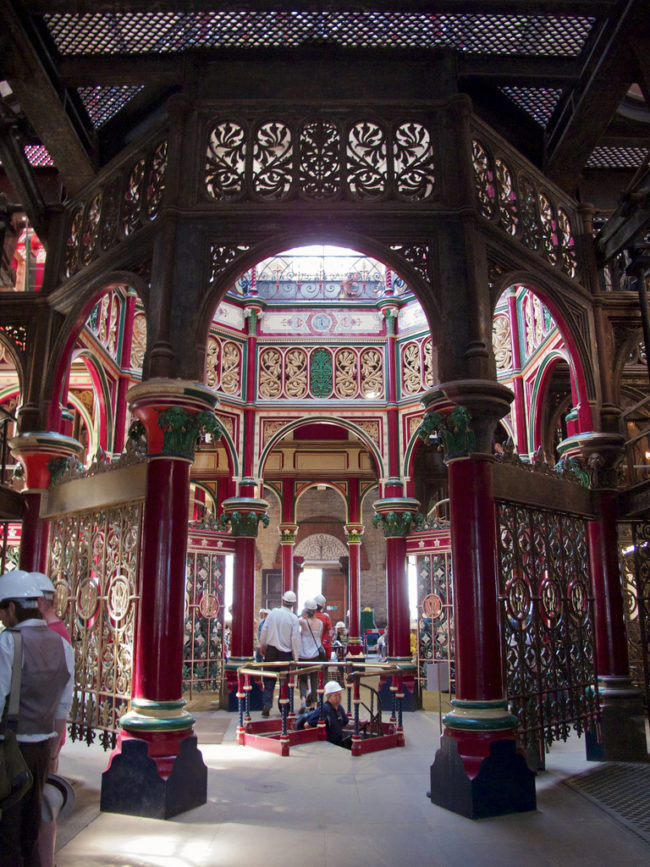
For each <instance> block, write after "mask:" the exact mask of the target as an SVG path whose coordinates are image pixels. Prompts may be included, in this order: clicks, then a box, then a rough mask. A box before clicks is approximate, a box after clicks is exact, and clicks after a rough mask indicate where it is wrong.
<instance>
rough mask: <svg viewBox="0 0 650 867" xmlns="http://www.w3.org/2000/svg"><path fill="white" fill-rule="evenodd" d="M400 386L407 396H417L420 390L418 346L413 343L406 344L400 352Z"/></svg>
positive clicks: (420, 368)
mask: <svg viewBox="0 0 650 867" xmlns="http://www.w3.org/2000/svg"><path fill="white" fill-rule="evenodd" d="M402 385H403V387H404V391H406V392H408V394H417V393H418V392H419V391H421V390H422V365H421V361H420V346H419V344H418V343H417V342H415V341H414V342H412V343H407V344H406V345H405V346H404V349H403V350H402Z"/></svg>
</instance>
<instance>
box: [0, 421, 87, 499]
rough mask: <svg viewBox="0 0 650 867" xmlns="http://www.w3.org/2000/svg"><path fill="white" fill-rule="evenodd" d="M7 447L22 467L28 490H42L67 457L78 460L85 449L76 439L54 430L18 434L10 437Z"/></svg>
mask: <svg viewBox="0 0 650 867" xmlns="http://www.w3.org/2000/svg"><path fill="white" fill-rule="evenodd" d="M9 447H10V448H11V451H12V454H13V455H15V457H16V458H17V459H18V460H19V461H20V463H21V465H22V467H23V468H24V470H25V484H26V488H27V490H45V489H46V488H47V487H49V485H50V484H52V482H54V481H55V480H56V478H57V476H59V475H61V473H63V472H64V471H65V469H66V467H67V464H68V461H69V460H70V458H74V459H75V460H79V458H80V457H81V455H82V454H83V451H84V447H83V446H82V444H81V443H80V442H78V440H75V439H73V438H72V437H68V436H64V434H60V433H55V432H53V431H40V432H33V433H23V434H20V435H19V436H15V437H12V438H11V439H10V440H9Z"/></svg>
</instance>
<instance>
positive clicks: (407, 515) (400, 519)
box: [372, 497, 424, 539]
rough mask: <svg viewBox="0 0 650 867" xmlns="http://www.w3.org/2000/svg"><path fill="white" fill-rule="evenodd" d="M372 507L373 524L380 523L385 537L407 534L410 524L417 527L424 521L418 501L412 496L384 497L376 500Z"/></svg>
mask: <svg viewBox="0 0 650 867" xmlns="http://www.w3.org/2000/svg"><path fill="white" fill-rule="evenodd" d="M373 509H374V510H375V513H376V514H375V516H374V517H373V519H372V523H373V526H374V527H378V526H379V525H380V524H381V526H382V527H383V530H384V536H385V537H386V538H387V539H388V538H392V537H396V536H397V537H400V536H401V537H405V536H408V534H409V533H410V532H411V529H412V525H415V527H419V526H420V525H421V524H422V523H424V516H423V515H421V514H420V511H419V509H420V501H419V500H416V499H414V498H413V497H386V498H385V499H383V500H376V501H375V502H374V504H373Z"/></svg>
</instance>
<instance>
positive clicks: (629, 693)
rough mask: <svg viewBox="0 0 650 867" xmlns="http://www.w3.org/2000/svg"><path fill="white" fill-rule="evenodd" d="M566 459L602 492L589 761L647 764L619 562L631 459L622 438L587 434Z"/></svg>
mask: <svg viewBox="0 0 650 867" xmlns="http://www.w3.org/2000/svg"><path fill="white" fill-rule="evenodd" d="M558 451H559V453H560V454H561V456H562V457H563V458H569V457H579V458H582V459H583V460H584V462H585V464H586V466H587V467H588V468H589V469H590V471H591V482H592V487H593V488H595V489H596V490H597V491H598V501H599V512H600V514H599V517H598V519H597V520H595V521H589V524H588V534H589V556H590V560H591V576H592V582H593V594H594V618H595V631H596V671H597V673H598V693H599V697H600V709H601V724H600V738H599V739H597V737H596V733H595V732H588V733H587V758H588V759H591V760H594V761H617V762H641V761H646V759H647V746H646V737H645V722H644V714H643V694H642V692H641V690H639V689H636V688H635V687H634V686H633V685H632V680H631V677H630V662H629V656H628V649H627V629H626V624H625V613H624V605H625V603H624V599H623V588H622V585H621V575H620V571H619V562H618V531H617V519H618V516H617V505H616V503H617V495H616V486H617V466H618V464H619V463H620V462H621V460H622V459H623V457H624V454H625V439H624V437H622V436H621V435H620V434H615V433H614V434H607V433H581V434H576V435H574V436H572V437H569V438H568V439H566V440H564V441H563V442H561V443H560V445H559V447H558Z"/></svg>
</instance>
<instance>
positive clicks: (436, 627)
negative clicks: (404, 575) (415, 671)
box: [416, 551, 456, 694]
mask: <svg viewBox="0 0 650 867" xmlns="http://www.w3.org/2000/svg"><path fill="white" fill-rule="evenodd" d="M416 563H417V582H418V662H419V669H420V670H419V675H420V677H426V663H429V662H433V663H434V664H436V665H437V666H438V667H440V668H442V669H444V670H445V673H444V678H441V681H442V680H443V679H444V682H445V683H446V682H447V680H448V681H449V690H448V691H449V692H450V693H451V694H453V693H454V692H455V688H454V681H455V667H456V660H455V651H454V606H453V594H452V577H451V552H450V551H444V552H442V551H441V552H440V553H436V554H422V555H418V556H417V557H416Z"/></svg>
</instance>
